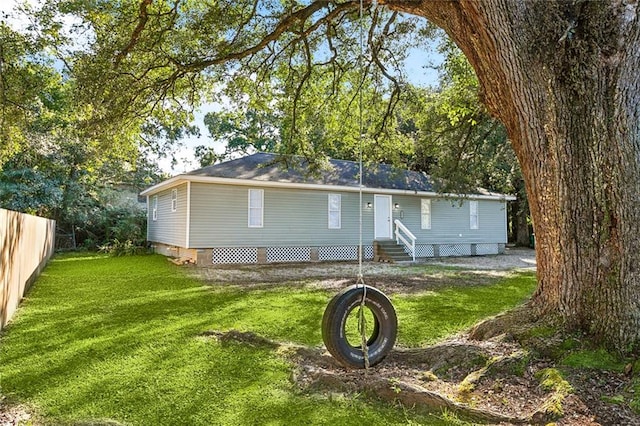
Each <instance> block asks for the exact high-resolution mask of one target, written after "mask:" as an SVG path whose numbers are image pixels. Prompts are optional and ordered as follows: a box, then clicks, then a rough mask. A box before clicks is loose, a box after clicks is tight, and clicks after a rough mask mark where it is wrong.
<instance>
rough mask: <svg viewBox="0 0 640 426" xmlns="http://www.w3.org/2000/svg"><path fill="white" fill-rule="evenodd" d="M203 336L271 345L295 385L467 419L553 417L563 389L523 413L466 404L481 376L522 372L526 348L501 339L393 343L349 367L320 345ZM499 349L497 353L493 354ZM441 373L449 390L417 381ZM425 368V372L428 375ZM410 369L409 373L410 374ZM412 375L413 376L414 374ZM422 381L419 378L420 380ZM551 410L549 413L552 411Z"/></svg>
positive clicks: (233, 333) (230, 335)
mask: <svg viewBox="0 0 640 426" xmlns="http://www.w3.org/2000/svg"><path fill="white" fill-rule="evenodd" d="M203 335H204V336H207V337H213V338H215V339H216V340H218V341H219V342H221V344H228V343H230V342H236V343H242V344H247V345H251V346H260V347H266V348H271V349H273V350H274V351H276V352H277V353H278V354H279V355H281V356H282V357H284V358H286V359H288V360H290V361H291V362H293V363H294V364H295V366H296V368H294V370H293V372H292V376H291V380H292V382H293V383H295V384H296V385H297V386H298V387H299V388H300V389H301V390H303V391H310V392H329V393H362V394H365V395H368V396H370V397H375V398H379V399H381V400H385V401H389V402H393V403H400V404H402V405H404V406H407V407H414V408H416V409H420V410H425V411H431V412H434V411H435V412H439V411H442V410H447V411H449V412H452V413H455V414H456V415H457V416H459V417H460V418H463V419H467V420H469V421H472V422H473V421H475V422H481V423H507V424H531V423H544V422H547V421H550V420H553V418H555V417H557V415H556V414H557V413H554V412H550V411H549V410H548V407H549V406H550V404H553V405H554V406H557V405H558V403H560V404H561V403H562V399H563V397H564V396H565V395H559V394H557V393H558V392H554V391H553V390H551V392H549V393H547V394H545V395H544V397H542V396H541V397H540V403H539V404H538V405H537V408H536V409H534V410H529V411H528V413H527V414H525V415H523V413H522V412H517V413H518V414H517V415H510V414H504V413H501V412H498V411H496V410H495V409H491V408H486V407H481V405H482V404H478V401H475V402H474V403H473V404H467V403H465V402H464V401H465V400H466V398H465V395H466V396H468V395H470V392H473V389H474V388H475V387H476V386H477V385H479V384H480V383H481V382H482V381H486V380H495V378H496V377H508V376H513V375H516V376H518V375H522V371H523V369H524V366H525V364H526V362H527V361H528V353H526V352H525V351H523V350H521V348H520V347H519V346H518V345H514V344H509V343H503V342H472V341H470V340H465V339H458V340H455V341H451V342H446V343H443V344H439V345H435V346H431V347H427V348H419V349H395V350H394V351H392V352H391V354H390V355H389V356H388V357H387V359H386V360H385V362H383V363H382V364H381V365H379V366H376V367H373V368H371V369H369V370H349V369H345V368H344V367H343V366H341V365H339V364H338V363H337V362H336V361H335V360H334V359H333V358H332V357H331V356H330V355H329V354H328V353H327V352H326V350H325V349H324V348H321V347H306V346H302V345H296V344H290V343H279V342H275V341H273V340H270V339H267V338H264V337H261V336H258V335H256V334H253V333H244V332H239V331H235V330H231V331H228V332H218V331H209V332H205V333H203ZM497 353H501V355H496V354H497ZM439 370H440V371H441V372H442V373H439V375H440V374H442V375H446V372H447V371H448V370H456V371H458V372H459V373H460V372H461V371H462V373H461V375H460V374H458V378H457V379H454V380H453V383H456V384H457V385H455V386H453V387H451V385H449V388H448V389H450V390H452V391H450V392H446V391H445V392H442V391H440V390H439V389H438V387H437V386H436V387H435V388H436V389H435V390H434V389H427V387H424V386H421V383H420V381H421V380H423V381H424V380H425V377H428V378H427V380H431V381H432V382H431V383H432V384H433V381H437V382H439V383H442V384H446V383H445V382H443V381H442V380H443V379H441V378H439V377H438V376H437V375H436V374H434V373H433V371H439ZM425 372H429V373H431V374H430V375H427V374H425ZM412 375H413V377H412ZM420 375H421V377H419V378H417V379H416V377H417V376H420ZM422 384H424V383H422ZM554 416H555V417H554Z"/></svg>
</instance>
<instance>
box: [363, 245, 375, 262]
mask: <svg viewBox="0 0 640 426" xmlns="http://www.w3.org/2000/svg"><path fill="white" fill-rule="evenodd" d="M362 251H363V253H362V257H363V259H365V260H372V259H373V246H362Z"/></svg>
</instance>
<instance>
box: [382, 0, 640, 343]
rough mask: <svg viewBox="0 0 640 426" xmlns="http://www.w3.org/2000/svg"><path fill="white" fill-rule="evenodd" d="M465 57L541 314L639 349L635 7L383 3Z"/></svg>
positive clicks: (630, 0) (625, 3)
mask: <svg viewBox="0 0 640 426" xmlns="http://www.w3.org/2000/svg"><path fill="white" fill-rule="evenodd" d="M387 4H388V5H389V6H390V7H391V8H392V9H397V10H403V11H406V12H410V13H413V14H417V15H421V16H424V17H427V18H428V19H430V20H431V21H432V22H434V23H435V24H436V25H439V26H441V27H442V28H443V29H444V30H445V31H447V33H448V34H449V35H450V36H451V37H452V38H453V39H454V40H455V41H456V43H457V44H458V45H459V46H460V48H461V49H462V50H463V51H464V52H465V54H466V55H467V57H468V58H469V61H470V62H471V64H472V65H473V67H474V68H475V70H476V73H477V74H478V78H479V80H480V83H481V86H482V89H483V92H484V101H485V103H486V104H487V106H488V107H489V109H490V110H491V111H492V113H493V114H495V115H496V116H497V117H498V118H500V119H501V120H502V122H503V123H504V124H505V126H506V128H507V130H508V133H509V138H510V140H511V141H512V144H513V147H514V150H515V152H516V154H517V156H518V159H519V161H520V164H521V167H522V171H523V174H524V177H525V184H526V189H527V194H528V196H529V206H530V209H531V216H532V219H533V223H534V233H535V238H536V249H537V261H538V288H537V290H536V292H535V294H534V296H533V298H532V300H531V304H532V306H533V307H534V308H535V309H536V310H537V311H538V312H539V314H541V315H552V316H558V317H560V318H561V319H562V320H563V321H564V323H565V324H566V325H567V326H568V327H569V328H572V329H579V330H582V331H585V332H587V333H590V334H591V335H592V336H594V337H595V338H596V339H597V340H599V341H601V342H603V343H606V344H608V345H609V346H610V347H612V348H616V349H619V350H622V351H626V350H629V349H631V348H634V347H635V348H637V345H638V344H639V343H640V204H639V203H640V167H639V163H640V72H638V70H640V49H638V46H639V45H640V16H639V15H640V10H639V9H640V8H639V7H638V3H637V1H636V0H619V1H615V0H611V1H597V2H595V1H565V2H552V1H544V2H541V1H537V0H532V1H526V2H521V1H519V2H516V1H513V0H486V1H477V0H471V1H463V0H461V1H459V2H432V1H422V2H409V1H397V2H396V1H391V2H387Z"/></svg>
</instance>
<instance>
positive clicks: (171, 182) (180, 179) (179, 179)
mask: <svg viewBox="0 0 640 426" xmlns="http://www.w3.org/2000/svg"><path fill="white" fill-rule="evenodd" d="M185 182H195V183H217V184H223V185H236V186H257V187H272V188H292V189H311V190H323V191H341V192H358V191H359V188H358V187H357V186H346V185H326V184H316V183H298V182H274V181H261V180H253V179H233V178H221V177H214V176H193V175H178V176H174V177H172V178H170V179H168V180H165V181H163V182H160V183H159V184H157V185H154V186H152V187H150V188H147V189H145V190H144V191H142V192H141V193H140V195H142V196H149V195H153V194H155V193H158V192H160V191H164V190H166V189H170V188H172V187H174V186H178V185H180V184H182V183H185ZM362 192H364V193H376V194H395V195H421V196H424V197H438V198H455V199H459V198H468V199H472V200H503V201H514V200H515V199H516V197H514V196H513V195H506V194H462V195H461V194H449V193H446V194H443V193H438V192H434V191H418V190H413V189H388V188H369V187H363V188H362Z"/></svg>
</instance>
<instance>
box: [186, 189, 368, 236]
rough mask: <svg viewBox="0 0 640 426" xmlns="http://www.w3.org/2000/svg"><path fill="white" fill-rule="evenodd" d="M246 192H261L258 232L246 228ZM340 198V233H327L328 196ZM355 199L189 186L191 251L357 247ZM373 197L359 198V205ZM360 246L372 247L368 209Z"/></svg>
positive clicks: (354, 196) (289, 191) (348, 195)
mask: <svg viewBox="0 0 640 426" xmlns="http://www.w3.org/2000/svg"><path fill="white" fill-rule="evenodd" d="M249 189H264V219H263V227H262V228H250V227H249V226H248V197H249V196H248V192H249ZM329 194H340V195H341V207H342V211H341V222H342V223H341V228H340V229H329V225H328V195H329ZM358 198H359V196H358V193H353V192H342V193H341V192H337V191H310V190H298V189H281V188H258V187H250V186H232V185H207V184H201V183H192V184H191V227H190V230H191V231H190V234H191V235H190V243H191V247H193V248H212V247H243V246H250V247H253V246H259V247H267V246H291V247H305V246H323V245H351V244H356V245H357V244H358V240H359V235H358V228H359V225H358V222H359V211H358V209H359V208H361V206H360V204H359V201H358ZM367 201H368V202H373V196H372V195H367V196H363V205H366V203H367ZM363 242H364V243H368V244H371V243H372V242H373V209H366V208H365V209H363Z"/></svg>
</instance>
